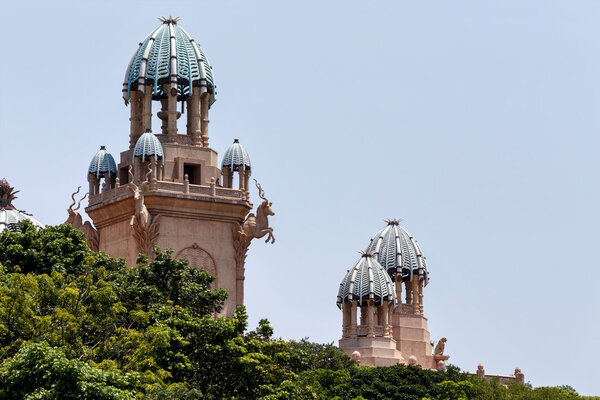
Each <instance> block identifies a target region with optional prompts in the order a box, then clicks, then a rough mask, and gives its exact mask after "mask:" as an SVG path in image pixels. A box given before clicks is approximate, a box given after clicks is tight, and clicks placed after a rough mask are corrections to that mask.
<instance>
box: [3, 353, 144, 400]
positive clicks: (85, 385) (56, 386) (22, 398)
mask: <svg viewBox="0 0 600 400" xmlns="http://www.w3.org/2000/svg"><path fill="white" fill-rule="evenodd" d="M133 379H135V377H134V375H132V374H118V373H115V372H107V371H103V370H101V369H98V368H93V367H91V366H90V365H88V364H86V363H85V362H82V361H78V360H70V359H68V358H67V357H66V356H65V354H64V352H63V351H62V350H61V349H60V348H55V347H50V346H48V345H47V344H45V343H34V344H26V345H24V346H23V347H22V348H21V349H20V350H19V351H18V352H17V353H16V354H15V355H14V356H13V357H11V358H8V359H5V360H4V361H3V362H2V364H1V365H0V399H2V400H58V399H62V400H69V399H74V400H75V399H78V400H133V399H135V396H134V393H133V392H132V391H130V390H127V388H128V387H131V386H132V384H131V381H132V380H133Z"/></svg>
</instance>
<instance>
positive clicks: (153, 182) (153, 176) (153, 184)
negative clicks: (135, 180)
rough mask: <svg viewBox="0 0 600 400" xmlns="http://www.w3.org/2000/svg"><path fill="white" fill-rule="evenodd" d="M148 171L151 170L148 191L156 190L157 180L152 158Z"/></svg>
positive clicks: (154, 163) (154, 161) (152, 158)
mask: <svg viewBox="0 0 600 400" xmlns="http://www.w3.org/2000/svg"><path fill="white" fill-rule="evenodd" d="M150 169H151V170H152V172H151V173H150V189H152V190H156V189H157V185H156V183H157V181H158V179H157V178H156V175H157V173H156V172H157V171H156V169H157V167H156V159H155V158H154V157H151V158H150Z"/></svg>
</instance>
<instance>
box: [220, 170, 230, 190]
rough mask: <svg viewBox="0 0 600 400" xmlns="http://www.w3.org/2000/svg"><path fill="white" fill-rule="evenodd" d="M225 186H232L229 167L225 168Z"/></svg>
mask: <svg viewBox="0 0 600 400" xmlns="http://www.w3.org/2000/svg"><path fill="white" fill-rule="evenodd" d="M222 173H223V186H224V187H226V188H231V174H232V172H231V170H230V169H229V167H225V168H223V171H222Z"/></svg>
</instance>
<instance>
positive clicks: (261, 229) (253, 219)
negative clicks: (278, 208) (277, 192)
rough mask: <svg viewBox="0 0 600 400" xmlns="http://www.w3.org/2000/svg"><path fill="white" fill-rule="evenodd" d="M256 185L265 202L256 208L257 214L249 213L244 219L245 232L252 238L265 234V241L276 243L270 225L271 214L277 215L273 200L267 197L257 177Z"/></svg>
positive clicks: (258, 237)
mask: <svg viewBox="0 0 600 400" xmlns="http://www.w3.org/2000/svg"><path fill="white" fill-rule="evenodd" d="M254 182H255V183H256V187H257V188H258V196H259V197H260V198H261V199H263V202H262V203H261V204H260V205H259V206H258V208H257V209H256V216H255V215H254V213H250V214H248V218H246V221H244V225H243V229H244V233H245V234H246V236H247V237H248V238H250V240H252V239H254V238H256V239H260V238H261V237H263V236H265V235H267V234H268V235H269V236H267V239H266V240H265V243H269V240H270V241H271V243H275V236H273V228H271V227H269V216H270V215H275V213H274V212H273V210H272V209H271V204H272V203H271V202H270V201H269V200H268V199H267V198H266V197H265V191H264V190H263V189H262V187H261V186H260V183H258V181H257V180H256V179H255V180H254Z"/></svg>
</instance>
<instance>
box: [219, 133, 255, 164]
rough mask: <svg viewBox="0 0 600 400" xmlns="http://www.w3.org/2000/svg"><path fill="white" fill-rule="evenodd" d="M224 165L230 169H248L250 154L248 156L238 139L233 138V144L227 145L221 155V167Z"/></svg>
mask: <svg viewBox="0 0 600 400" xmlns="http://www.w3.org/2000/svg"><path fill="white" fill-rule="evenodd" d="M225 167H228V168H229V170H230V171H237V169H238V168H239V167H243V169H244V170H250V167H251V166H250V156H248V152H247V151H246V149H245V148H244V146H242V145H241V144H240V141H239V140H238V139H234V140H233V144H232V145H231V146H229V148H228V149H227V150H226V151H225V154H224V155H223V162H222V163H221V169H224V168H225Z"/></svg>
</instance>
